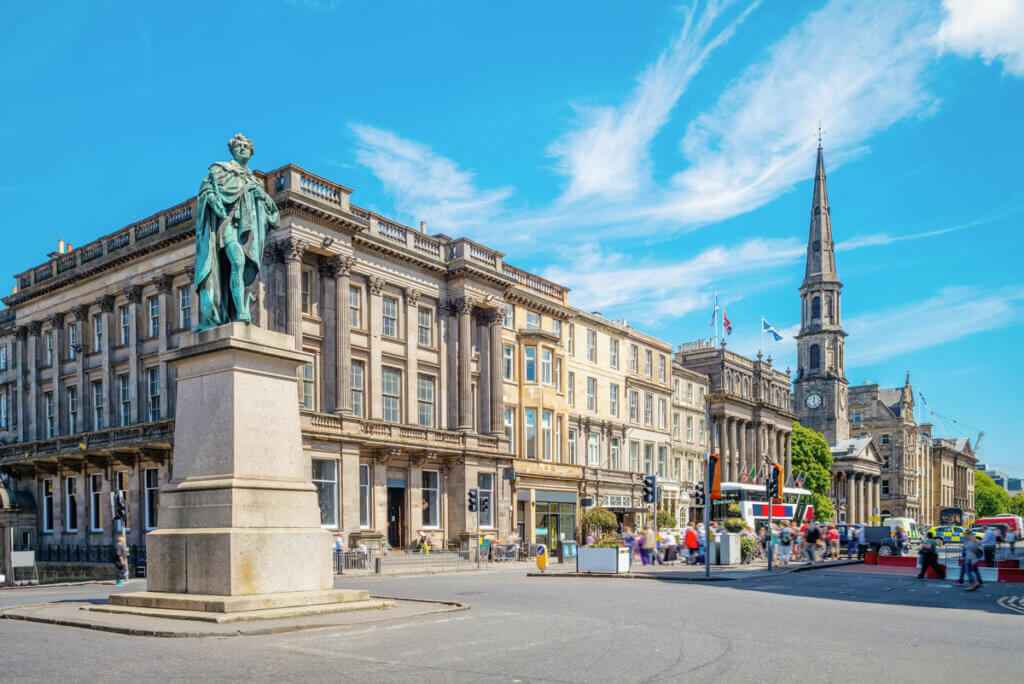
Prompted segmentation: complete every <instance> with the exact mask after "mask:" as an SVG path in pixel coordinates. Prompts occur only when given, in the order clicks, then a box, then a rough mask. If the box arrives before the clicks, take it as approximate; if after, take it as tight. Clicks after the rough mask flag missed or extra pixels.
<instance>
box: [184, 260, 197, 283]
mask: <svg viewBox="0 0 1024 684" xmlns="http://www.w3.org/2000/svg"><path fill="white" fill-rule="evenodd" d="M185 275H186V276H188V282H190V283H194V282H195V279H196V266H195V264H192V265H191V266H186V267H185Z"/></svg>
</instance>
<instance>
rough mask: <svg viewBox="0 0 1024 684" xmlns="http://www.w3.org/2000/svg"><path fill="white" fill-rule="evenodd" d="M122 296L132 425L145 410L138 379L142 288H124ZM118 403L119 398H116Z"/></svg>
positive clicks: (132, 286)
mask: <svg viewBox="0 0 1024 684" xmlns="http://www.w3.org/2000/svg"><path fill="white" fill-rule="evenodd" d="M124 296H125V297H127V299H128V307H129V311H128V313H129V323H128V387H129V388H130V389H129V393H130V394H129V399H130V401H131V415H130V416H129V419H130V420H131V422H133V423H139V422H142V416H143V415H145V412H146V409H145V407H144V406H143V401H142V399H141V397H143V396H145V394H144V393H143V392H140V391H139V383H140V377H139V376H141V375H142V373H141V372H140V368H139V316H140V315H141V312H140V309H141V308H142V306H141V304H142V288H141V287H140V286H138V285H130V286H129V287H127V288H125V291H124ZM118 400H119V401H120V397H118Z"/></svg>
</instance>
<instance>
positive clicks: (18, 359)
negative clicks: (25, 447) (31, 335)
mask: <svg viewBox="0 0 1024 684" xmlns="http://www.w3.org/2000/svg"><path fill="white" fill-rule="evenodd" d="M14 334H15V346H14V349H15V351H14V354H15V359H14V367H15V369H16V370H17V374H16V376H15V377H16V383H15V389H16V391H17V395H16V396H15V401H16V404H15V406H17V412H18V419H17V422H18V441H19V442H28V441H29V440H31V439H32V438H31V437H30V436H29V435H30V433H29V430H28V411H27V408H28V401H27V399H28V389H27V388H26V387H25V369H26V368H28V327H26V326H24V325H22V326H18V328H17V330H15V333H14ZM8 410H10V409H8Z"/></svg>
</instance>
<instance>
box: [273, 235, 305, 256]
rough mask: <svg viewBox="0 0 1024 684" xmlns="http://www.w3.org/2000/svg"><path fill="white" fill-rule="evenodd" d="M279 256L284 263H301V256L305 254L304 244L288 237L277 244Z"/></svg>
mask: <svg viewBox="0 0 1024 684" xmlns="http://www.w3.org/2000/svg"><path fill="white" fill-rule="evenodd" d="M278 244H279V245H280V248H281V256H282V257H283V258H284V260H285V261H302V255H303V254H305V253H306V243H305V242H303V241H302V240H300V239H298V238H294V237H288V238H285V239H283V240H281V241H280V242H279V243H278Z"/></svg>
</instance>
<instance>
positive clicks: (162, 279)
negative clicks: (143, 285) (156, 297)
mask: <svg viewBox="0 0 1024 684" xmlns="http://www.w3.org/2000/svg"><path fill="white" fill-rule="evenodd" d="M153 284H154V285H156V291H157V292H159V293H160V294H171V287H172V286H173V284H174V279H173V278H171V276H169V275H167V274H166V273H161V274H160V275H158V276H157V277H156V278H154V279H153Z"/></svg>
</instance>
